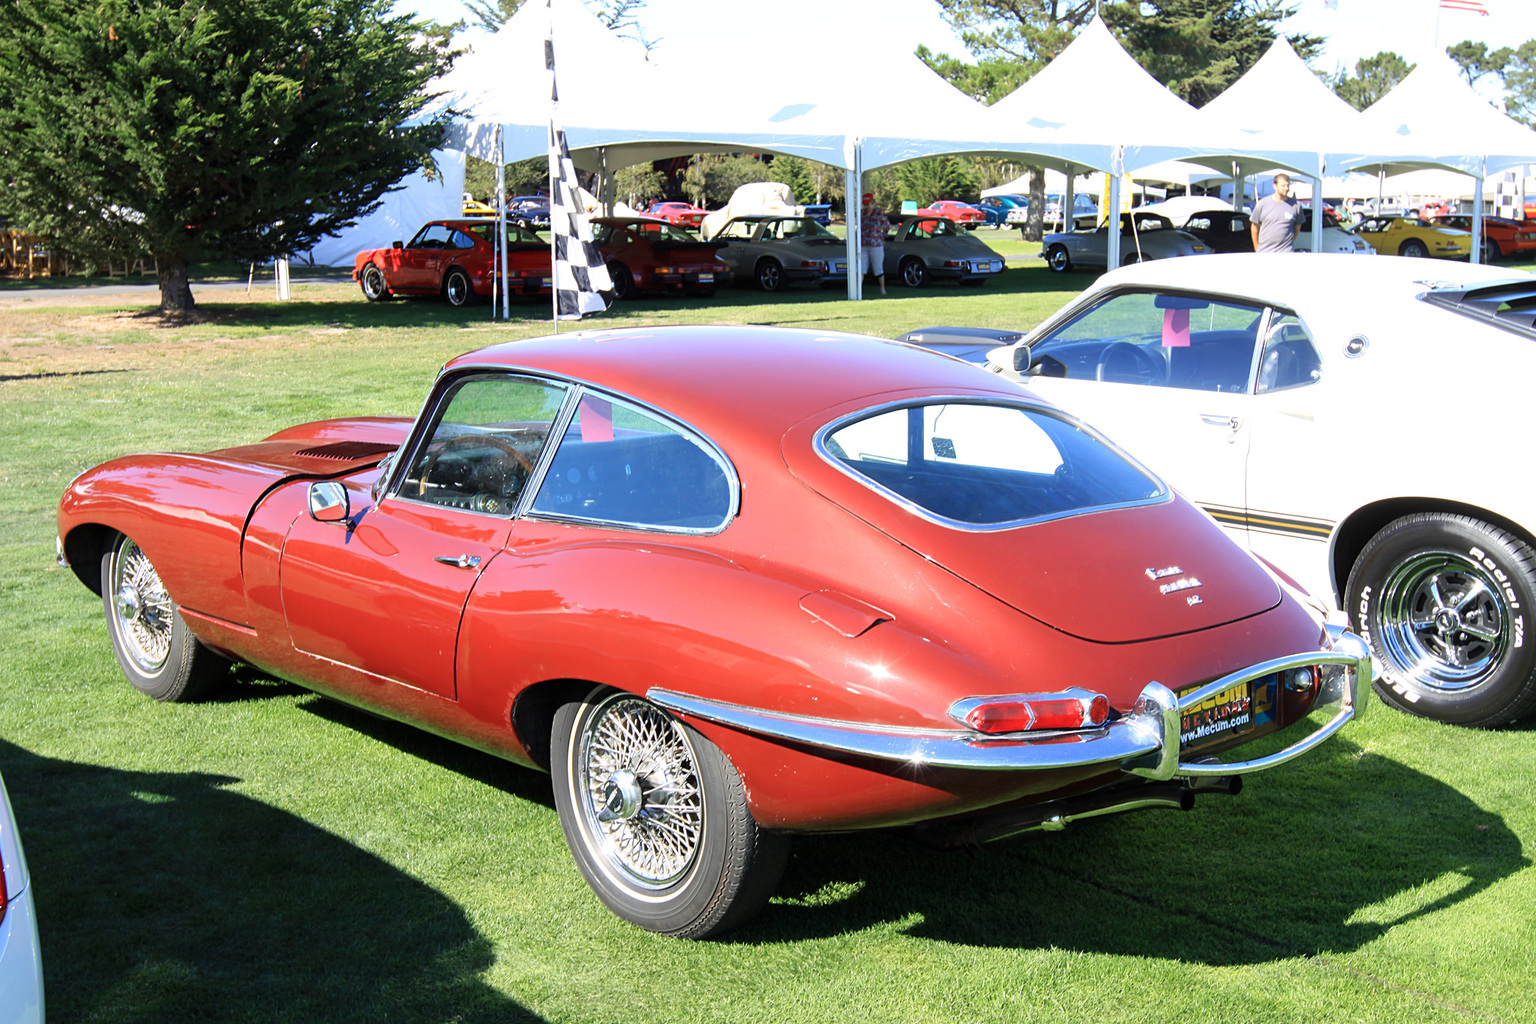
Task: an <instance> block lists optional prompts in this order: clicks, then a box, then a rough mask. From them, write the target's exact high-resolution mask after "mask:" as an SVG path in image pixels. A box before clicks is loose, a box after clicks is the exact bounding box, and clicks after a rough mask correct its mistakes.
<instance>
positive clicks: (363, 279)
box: [357, 263, 394, 302]
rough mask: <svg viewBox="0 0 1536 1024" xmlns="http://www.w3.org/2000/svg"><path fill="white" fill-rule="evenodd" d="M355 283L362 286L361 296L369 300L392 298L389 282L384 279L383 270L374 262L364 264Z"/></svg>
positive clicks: (378, 300) (381, 300)
mask: <svg viewBox="0 0 1536 1024" xmlns="http://www.w3.org/2000/svg"><path fill="white" fill-rule="evenodd" d="M357 283H358V284H359V285H361V286H362V289H363V298H365V299H367V300H368V301H369V302H384V301H387V300H388V299H392V298H394V296H393V295H391V294H390V293H389V282H388V281H386V280H385V279H384V271H382V270H380V269H379V268H378V266H377V265H376V264H373V263H368V264H365V265H364V267H363V272H362V273H361V274H359V275H358V276H357Z"/></svg>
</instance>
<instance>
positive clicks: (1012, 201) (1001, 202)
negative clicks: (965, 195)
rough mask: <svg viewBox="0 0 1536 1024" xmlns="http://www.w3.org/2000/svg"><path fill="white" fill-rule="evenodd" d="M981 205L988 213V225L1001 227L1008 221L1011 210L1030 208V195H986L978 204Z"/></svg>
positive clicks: (985, 212) (982, 210) (983, 211)
mask: <svg viewBox="0 0 1536 1024" xmlns="http://www.w3.org/2000/svg"><path fill="white" fill-rule="evenodd" d="M976 205H977V206H979V207H981V212H982V213H984V214H986V215H987V227H989V228H1000V227H1002V226H1003V225H1004V224H1006V223H1008V213H1009V211H1011V210H1028V209H1029V196H1020V195H1013V194H1011V193H1010V194H1006V195H996V196H986V197H984V198H983V199H982V200H981V202H979V203H977V204H976Z"/></svg>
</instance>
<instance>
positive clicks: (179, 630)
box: [101, 537, 229, 701]
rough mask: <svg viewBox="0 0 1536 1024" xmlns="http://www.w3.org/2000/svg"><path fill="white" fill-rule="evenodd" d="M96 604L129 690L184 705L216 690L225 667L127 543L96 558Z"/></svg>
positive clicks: (146, 561)
mask: <svg viewBox="0 0 1536 1024" xmlns="http://www.w3.org/2000/svg"><path fill="white" fill-rule="evenodd" d="M101 600H102V604H103V606H104V607H105V610H106V615H107V635H108V636H109V637H111V640H112V651H113V653H114V654H116V655H117V663H118V664H119V665H120V666H122V669H123V674H124V675H126V676H127V677H128V681H129V682H130V683H132V684H133V686H134V688H135V689H137V690H139V691H140V692H142V693H145V694H148V695H149V696H151V697H153V698H155V699H156V700H164V701H189V700H196V699H197V698H199V697H202V696H205V695H207V694H208V693H210V692H211V691H212V690H213V689H215V688H216V687H217V686H218V684H219V682H220V681H221V678H222V677H223V676H224V675H225V673H226V670H227V669H228V667H229V662H227V661H226V660H225V659H224V658H221V657H220V656H219V655H217V654H214V653H213V652H212V651H210V650H208V649H207V648H206V647H204V646H203V645H202V644H200V643H198V641H197V638H196V637H194V636H193V635H192V631H191V630H189V629H188V628H187V624H186V623H185V622H183V621H182V619H181V616H180V615H178V614H177V613H176V602H174V601H172V600H171V596H170V595H169V594H168V593H166V591H165V584H163V583H162V582H161V581H160V574H159V573H158V572H156V571H155V567H154V565H152V564H151V563H150V561H149V556H147V555H145V554H144V552H143V550H142V549H141V548H140V547H139V546H138V545H137V544H135V543H134V542H133V541H132V540H130V539H129V538H127V537H119V538H118V541H117V543H116V544H114V545H113V546H112V547H111V548H109V549H108V550H107V552H106V554H104V555H102V556H101Z"/></svg>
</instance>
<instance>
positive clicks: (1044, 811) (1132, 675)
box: [58, 327, 1370, 937]
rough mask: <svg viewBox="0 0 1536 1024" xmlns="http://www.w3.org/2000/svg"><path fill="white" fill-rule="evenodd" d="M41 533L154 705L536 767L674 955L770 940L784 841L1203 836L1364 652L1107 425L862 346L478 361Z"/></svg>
mask: <svg viewBox="0 0 1536 1024" xmlns="http://www.w3.org/2000/svg"><path fill="white" fill-rule="evenodd" d="M58 522H59V537H60V541H59V551H60V560H61V562H63V563H64V564H67V565H69V566H71V567H72V568H73V570H74V572H75V574H76V575H77V576H78V577H79V578H80V580H81V582H83V583H84V584H85V585H86V586H88V587H89V588H90V589H92V590H94V591H96V592H97V593H99V594H100V595H101V598H102V601H103V604H104V606H105V612H106V620H107V632H108V635H109V636H110V638H111V642H112V646H113V648H114V650H115V652H116V655H117V659H118V661H119V663H120V664H121V666H122V668H123V671H124V672H125V673H126V674H127V676H128V679H129V680H130V681H131V682H132V683H133V685H134V686H136V687H138V688H139V689H140V690H142V691H143V692H145V693H146V694H148V695H150V696H153V697H156V698H158V699H161V700H187V699H191V698H193V697H196V696H198V695H201V694H204V693H207V692H208V691H209V690H210V689H211V688H212V687H214V686H217V685H218V684H219V683H220V682H221V681H222V680H224V679H227V677H228V671H227V669H228V661H229V660H230V659H235V660H239V661H242V662H246V663H249V664H251V665H254V666H256V667H258V668H259V669H262V670H265V671H267V672H270V673H272V674H274V675H276V676H279V677H282V678H285V679H290V680H293V681H295V682H297V683H299V684H301V685H303V686H306V687H309V688H311V689H314V690H317V691H319V692H321V693H325V694H328V695H330V696H332V697H335V698H337V699H339V700H343V701H348V702H352V703H355V704H357V705H360V706H363V707H366V708H368V709H371V710H373V711H375V712H377V713H379V714H383V715H387V716H389V717H392V718H396V719H399V720H401V721H405V722H411V723H415V724H417V725H419V726H421V727H423V728H425V729H428V730H431V731H432V732H435V733H438V734H441V735H444V736H452V737H456V738H457V739H459V740H461V741H463V742H464V743H467V744H470V745H472V746H474V747H477V748H479V749H482V750H486V751H491V752H493V753H495V754H498V755H501V756H503V757H506V758H508V759H509V760H511V761H514V762H517V763H520V764H523V765H527V766H529V767H531V768H538V769H543V770H547V771H549V772H550V773H551V774H552V775H553V780H554V794H555V803H556V807H557V810H558V813H559V817H560V821H561V824H562V826H563V828H564V831H565V835H566V838H567V840H568V842H569V845H570V847H571V850H572V852H573V854H574V855H575V859H576V863H577V865H578V867H579V868H580V870H581V872H582V874H583V875H584V876H585V877H586V879H587V881H588V882H589V883H590V884H591V886H592V888H593V889H594V890H595V891H596V892H597V894H598V896H599V897H600V898H601V899H602V900H603V902H604V903H606V904H607V905H608V906H609V907H610V908H612V909H613V910H614V911H615V912H617V913H618V914H620V915H621V916H623V917H624V918H626V919H628V920H630V921H632V922H634V923H636V924H638V925H640V926H642V927H644V928H648V929H652V930H654V931H659V932H665V933H668V934H674V935H681V936H689V937H699V936H704V935H709V934H713V933H716V932H719V931H721V930H723V929H725V928H728V927H731V926H732V925H734V924H736V923H738V922H740V921H741V920H743V919H744V918H745V917H747V916H749V915H751V914H752V913H754V912H755V911H756V910H758V909H759V908H760V907H761V906H762V905H763V904H764V903H765V902H766V901H767V900H768V898H769V896H770V895H771V894H772V892H773V890H774V887H775V885H776V884H777V882H778V879H779V877H780V873H781V871H782V869H783V866H784V863H785V857H786V848H787V846H786V844H787V838H786V837H787V836H788V835H789V834H791V833H794V832H814V831H830V830H844V829H869V828H890V827H896V826H901V827H906V828H907V830H908V831H909V833H910V834H912V835H913V836H914V837H917V838H920V839H923V840H926V841H929V842H932V843H935V844H956V843H971V842H976V841H981V840H987V839H994V838H1000V837H1003V836H1007V835H1012V834H1015V833H1019V832H1023V831H1027V830H1031V829H1046V830H1050V829H1056V828H1061V827H1064V826H1065V825H1066V824H1067V823H1069V822H1071V821H1073V820H1074V819H1077V818H1083V817H1092V816H1097V815H1101V814H1105V813H1108V812H1111V811H1117V810H1131V809H1135V808H1144V807H1152V806H1164V807H1184V808H1186V809H1187V808H1188V806H1189V804H1190V802H1191V801H1192V800H1193V798H1194V795H1195V793H1196V792H1197V791H1201V790H1205V791H1217V790H1219V791H1223V792H1229V793H1230V792H1235V790H1236V788H1237V785H1238V782H1237V780H1239V779H1240V778H1241V776H1243V775H1244V774H1247V773H1249V772H1254V771H1258V770H1261V769H1264V768H1267V767H1270V766H1271V765H1275V764H1279V763H1282V762H1284V761H1287V760H1289V759H1291V758H1293V757H1296V756H1298V755H1300V754H1302V753H1304V752H1305V751H1307V750H1310V749H1312V748H1313V747H1315V746H1316V745H1317V744H1318V743H1320V742H1321V741H1322V740H1323V739H1325V738H1326V737H1328V736H1330V735H1332V734H1333V733H1335V732H1336V731H1338V729H1340V728H1341V727H1342V726H1343V725H1344V724H1345V723H1346V722H1348V721H1349V720H1350V719H1351V718H1353V717H1354V716H1355V715H1357V714H1358V713H1359V711H1360V709H1361V708H1362V706H1363V701H1364V700H1365V697H1366V694H1367V692H1368V691H1369V679H1370V661H1369V657H1368V654H1367V652H1366V648H1365V646H1364V644H1363V643H1362V642H1361V641H1360V640H1359V639H1358V638H1356V637H1354V636H1353V635H1352V634H1349V633H1345V632H1342V631H1340V630H1337V629H1334V628H1327V627H1325V626H1324V625H1323V624H1322V623H1321V621H1320V620H1319V619H1318V618H1317V617H1315V616H1314V614H1313V612H1312V611H1310V610H1309V609H1308V607H1307V606H1306V605H1305V604H1303V603H1302V601H1301V600H1299V599H1298V598H1297V597H1296V596H1293V594H1292V593H1291V592H1290V591H1289V590H1288V588H1287V587H1286V586H1285V585H1284V584H1282V583H1281V582H1279V581H1277V579H1276V577H1275V576H1273V575H1271V573H1270V572H1269V571H1267V570H1266V569H1264V568H1263V567H1261V566H1260V565H1259V564H1258V563H1257V562H1255V561H1254V560H1253V559H1251V558H1250V557H1248V556H1247V555H1246V554H1244V553H1243V552H1242V551H1241V550H1239V549H1238V547H1237V546H1236V545H1235V544H1233V543H1232V542H1231V541H1229V540H1227V539H1226V538H1225V536H1224V535H1223V534H1222V532H1221V529H1220V528H1219V527H1218V526H1216V524H1215V523H1214V522H1212V521H1211V520H1210V519H1209V518H1208V517H1207V516H1205V515H1204V514H1203V513H1202V512H1200V510H1198V509H1197V508H1195V507H1193V506H1191V505H1190V504H1189V503H1188V502H1187V501H1185V500H1184V499H1183V498H1181V497H1179V496H1178V495H1176V494H1175V493H1173V492H1172V491H1170V490H1169V489H1168V487H1167V486H1166V485H1164V484H1163V483H1162V482H1161V481H1160V480H1158V479H1157V478H1156V477H1155V476H1153V475H1152V474H1151V473H1150V472H1148V471H1147V470H1146V469H1144V468H1142V467H1141V466H1140V465H1138V464H1136V463H1134V462H1132V461H1131V460H1130V459H1129V458H1128V457H1127V456H1125V455H1124V454H1122V453H1121V452H1120V451H1118V450H1117V449H1115V448H1114V447H1112V446H1111V445H1110V444H1109V443H1108V442H1106V441H1105V440H1104V439H1103V438H1101V437H1100V436H1099V435H1098V434H1097V433H1095V432H1094V431H1093V430H1092V429H1090V428H1088V427H1086V426H1084V425H1083V424H1082V423H1080V422H1078V421H1077V420H1075V419H1074V418H1072V417H1071V416H1069V415H1067V414H1065V413H1063V412H1061V411H1059V410H1057V409H1056V408H1054V407H1052V406H1050V405H1048V404H1046V403H1044V402H1042V401H1040V400H1038V399H1035V398H1032V397H1031V396H1029V395H1028V394H1026V393H1024V392H1021V391H1020V390H1018V389H1017V388H1016V387H1014V386H1013V385H1011V384H1010V383H1008V382H1007V381H1003V380H1001V379H999V378H998V377H997V376H995V375H993V374H989V373H987V372H986V371H984V370H981V369H979V368H977V367H975V366H971V365H968V364H965V363H962V362H960V361H958V360H954V359H950V358H948V357H945V356H941V355H937V354H935V353H933V352H929V351H926V350H923V349H920V348H916V347H912V346H907V345H902V344H898V343H894V342H884V341H879V340H875V339H871V338H861V337H854V336H850V335H838V334H823V333H813V332H810V331H786V330H775V329H772V328H724V327H676V328H637V329H632V330H624V331H593V332H581V333H574V334H565V335H561V336H559V337H558V338H545V339H533V340H526V341H515V342H510V343H506V344H502V345H497V346H493V347H490V348H486V349H481V350H480V351H477V352H471V353H469V354H467V355H464V356H460V357H459V358H457V359H455V360H453V361H451V362H450V363H449V364H448V365H447V366H446V367H445V368H444V369H443V371H442V372H441V373H440V374H439V375H438V377H437V380H436V382H435V383H434V384H433V386H432V390H431V392H430V394H429V395H428V397H427V401H426V404H425V405H424V406H423V408H422V411H421V413H420V415H419V417H418V418H417V419H416V420H415V421H414V422H413V421H411V420H409V419H406V418H390V417H362V418H353V419H337V420H328V421H324V422H320V423H311V424H307V425H305V426H299V427H294V428H292V429H289V430H285V431H282V432H280V433H278V434H274V435H273V436H271V437H269V438H267V439H266V440H264V441H258V442H256V443H253V444H245V445H241V446H239V447H234V448H224V449H220V450H218V451H213V452H208V453H206V454H202V455H189V454H181V455H133V456H128V457H125V458H119V459H115V460H113V461H111V462H108V463H106V464H104V465H102V466H98V467H97V468H95V469H92V470H89V471H87V472H85V473H84V474H82V475H81V476H80V477H79V478H78V479H76V480H75V481H74V482H73V483H71V484H70V486H69V489H68V490H67V491H66V492H65V494H64V496H63V499H62V501H61V503H60V506H59V514H58ZM1323 708H1327V709H1328V710H1327V711H1325V712H1323V713H1320V714H1318V715H1316V716H1314V717H1313V718H1312V720H1311V721H1309V722H1307V723H1306V724H1301V723H1302V720H1303V719H1305V718H1308V717H1309V716H1310V715H1312V712H1313V711H1314V710H1317V709H1323ZM1293 727H1294V728H1293ZM1282 730H1286V732H1285V734H1284V735H1282V736H1279V737H1272V734H1275V733H1278V732H1281V731H1282ZM1259 738H1265V739H1266V740H1267V742H1266V743H1265V745H1264V748H1263V749H1264V751H1265V752H1264V753H1263V754H1262V756H1261V755H1257V754H1255V753H1254V752H1253V751H1252V749H1251V748H1247V747H1246V746H1245V745H1247V744H1248V743H1249V742H1250V741H1252V740H1255V739H1259Z"/></svg>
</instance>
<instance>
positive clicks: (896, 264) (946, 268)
mask: <svg viewBox="0 0 1536 1024" xmlns="http://www.w3.org/2000/svg"><path fill="white" fill-rule="evenodd" d="M892 228H893V229H894V230H893V235H894V237H888V238H887V240H886V243H885V272H886V274H887V275H889V276H897V277H900V278H901V282H902V283H903V284H905V285H907V286H908V287H909V288H920V287H922V286H923V285H924V284H927V283H928V282H929V281H930V280H935V281H937V280H950V281H959V282H960V283H961V284H983V283H985V282H986V280H987V278H989V277H992V276H993V275H994V274H1000V273H1002V271H1003V258H1002V257H1001V256H999V255H998V254H997V253H995V252H993V251H992V249H991V248H990V247H988V245H987V244H986V243H985V242H983V241H981V240H980V239H978V238H977V237H976V236H975V235H973V234H971V233H970V232H969V231H962V230H961V229H960V228H958V227H956V225H955V222H954V221H952V220H949V219H947V218H944V217H932V216H904V217H898V218H897V219H896V221H895V222H894V223H893V224H892Z"/></svg>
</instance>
